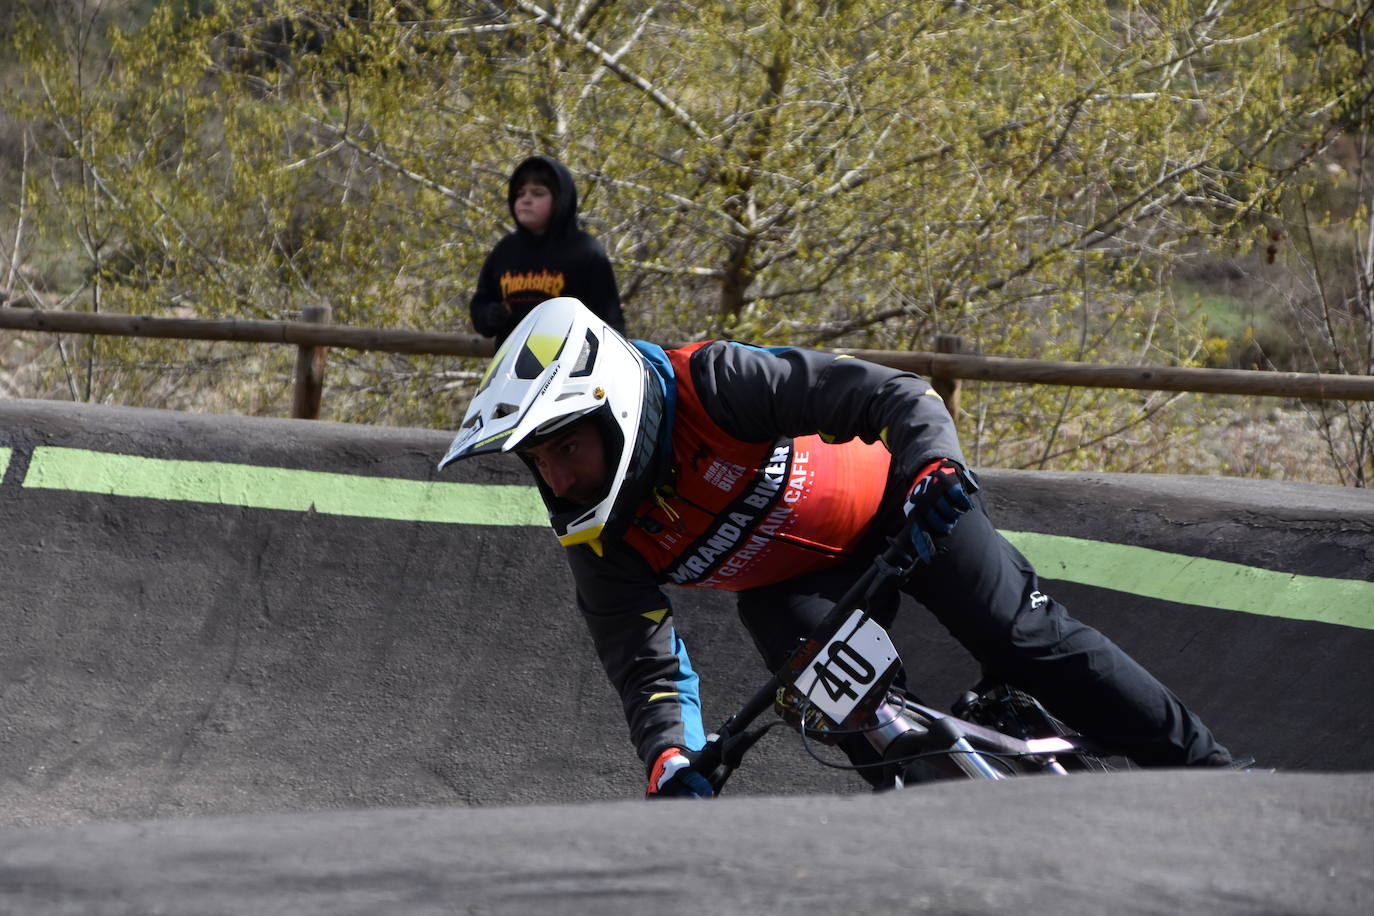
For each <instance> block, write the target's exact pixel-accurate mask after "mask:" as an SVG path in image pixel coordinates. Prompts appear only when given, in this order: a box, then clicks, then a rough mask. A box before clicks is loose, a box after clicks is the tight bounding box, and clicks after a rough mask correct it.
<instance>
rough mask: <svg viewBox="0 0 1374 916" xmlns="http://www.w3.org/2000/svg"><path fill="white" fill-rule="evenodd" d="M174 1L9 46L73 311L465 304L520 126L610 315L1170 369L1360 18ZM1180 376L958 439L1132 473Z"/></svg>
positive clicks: (442, 312)
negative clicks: (1223, 246)
mask: <svg viewBox="0 0 1374 916" xmlns="http://www.w3.org/2000/svg"><path fill="white" fill-rule="evenodd" d="M176 13H177V9H175V8H173V7H172V6H170V5H162V6H159V8H158V10H157V12H156V13H155V15H154V16H153V17H152V18H151V19H150V20H149V21H148V22H147V23H146V24H145V25H143V26H141V27H140V28H138V29H134V30H129V31H124V32H116V33H115V34H114V35H112V37H111V45H110V50H109V53H108V55H107V56H106V57H105V58H104V61H105V62H104V64H103V67H104V70H103V72H102V78H101V80H100V81H99V84H98V86H97V85H96V84H92V83H90V82H89V81H86V82H83V81H82V78H81V73H82V68H81V67H80V66H77V62H78V61H79V60H80V59H81V55H80V54H79V53H78V51H79V48H78V47H77V45H78V44H79V42H76V41H74V40H73V39H72V37H71V36H70V34H69V35H68V37H67V38H66V41H65V44H64V42H63V41H62V40H61V37H62V34H63V33H62V32H61V30H60V29H57V30H54V29H53V28H52V27H48V28H40V27H39V26H37V25H34V24H30V26H29V27H28V31H27V32H26V33H25V35H24V36H23V37H22V39H21V44H20V48H21V51H22V53H23V54H24V60H25V63H26V65H27V66H28V68H29V70H30V73H31V75H32V80H31V82H30V84H29V90H28V93H27V94H26V95H25V98H26V99H27V100H28V101H29V103H30V104H29V105H28V107H27V108H25V109H24V111H25V115H26V117H27V119H28V123H30V124H32V125H34V129H35V131H36V135H37V136H40V137H42V138H43V141H44V142H43V144H42V146H41V147H40V148H39V149H36V150H35V155H37V156H38V158H41V159H43V160H44V162H45V163H46V164H45V166H44V172H45V176H46V178H47V181H46V184H45V187H44V189H43V191H42V193H41V195H39V193H38V192H37V191H35V192H33V193H34V197H35V200H34V201H33V202H32V203H31V205H30V207H29V213H30V214H31V215H32V214H34V213H36V212H38V211H40V210H41V211H42V212H43V213H45V214H54V215H55V214H57V213H58V212H62V211H64V210H65V212H69V213H77V212H78V211H80V212H81V214H82V220H80V221H77V222H76V223H74V224H73V225H74V226H75V227H76V228H75V230H74V231H75V232H76V233H77V235H78V237H79V240H80V245H81V249H80V250H82V251H83V252H84V259H85V262H86V267H87V269H86V270H85V271H84V275H83V281H82V285H81V286H78V287H74V288H72V289H70V290H68V291H67V298H68V299H69V300H70V302H71V304H72V305H75V306H78V307H89V308H94V307H100V308H117V309H118V310H121V311H143V312H147V311H162V310H166V309H168V308H182V309H186V310H189V311H190V312H193V313H195V314H206V315H227V314H247V315H273V316H280V315H289V314H291V313H292V311H293V310H294V309H296V308H299V305H300V304H302V303H306V302H314V301H323V302H328V303H329V304H331V305H332V306H333V307H334V309H335V314H336V316H337V320H340V321H344V322H347V323H350V324H375V325H393V326H416V327H443V328H465V327H466V321H465V317H466V316H465V309H464V305H465V304H466V303H465V297H466V294H467V291H468V290H469V289H470V287H471V283H472V280H473V278H474V277H475V276H476V271H477V267H478V265H479V263H480V259H481V257H482V255H483V254H484V253H485V251H486V249H487V248H488V247H489V245H490V243H491V242H492V241H493V240H494V239H495V237H496V236H497V235H498V234H499V233H500V232H501V231H504V229H506V228H507V227H508V221H509V220H508V214H507V213H506V210H505V206H504V198H503V196H502V193H503V187H502V185H503V181H504V177H505V175H506V174H507V173H508V170H509V168H510V167H511V165H512V164H513V163H514V162H515V161H516V160H517V159H518V158H520V157H521V156H523V155H525V154H527V153H529V152H532V151H536V150H537V151H542V152H548V153H551V154H553V155H555V156H558V157H559V158H561V159H563V160H564V161H565V162H567V163H568V164H569V166H570V167H571V168H572V169H573V170H574V172H575V173H576V174H577V175H578V177H579V181H580V182H581V184H582V190H583V198H584V213H585V215H586V217H587V219H588V221H589V222H590V223H591V224H592V228H593V230H594V231H595V232H596V234H597V235H598V236H599V237H601V238H602V240H603V242H604V243H606V245H607V247H608V250H609V251H610V253H611V256H612V259H613V261H614V263H615V265H616V268H617V271H618V273H619V275H620V280H621V286H622V290H623V293H624V299H625V303H626V309H627V317H628V320H629V323H630V326H631V330H632V331H633V332H634V333H636V334H639V335H641V336H645V337H649V338H651V339H657V340H663V341H673V340H682V339H686V338H691V337H696V336H698V335H702V334H724V335H728V336H735V337H739V338H741V339H749V340H755V341H758V342H763V343H797V344H808V345H825V346H838V345H846V346H862V347H882V348H888V347H890V348H917V349H926V348H928V347H929V341H930V340H931V337H932V335H933V334H934V333H936V332H954V333H958V334H961V335H963V336H965V337H966V338H967V339H968V340H970V341H971V342H972V344H973V345H974V346H976V347H977V348H978V349H980V350H981V351H982V352H985V353H991V354H1007V355H1016V356H1032V357H1043V358H1049V359H1082V360H1100V361H1113V362H1138V363H1174V364H1188V363H1191V362H1195V361H1196V360H1197V359H1199V357H1200V354H1201V352H1202V351H1201V338H1202V334H1201V329H1200V327H1199V326H1198V324H1197V322H1196V321H1195V320H1194V317H1193V316H1190V315H1188V314H1186V313H1184V312H1183V311H1182V310H1180V309H1179V308H1178V307H1177V305H1176V303H1174V302H1172V301H1171V300H1170V298H1169V296H1168V289H1169V283H1168V279H1169V276H1170V273H1171V271H1172V270H1173V269H1174V266H1175V264H1176V263H1177V261H1178V259H1179V258H1182V257H1186V256H1193V255H1194V253H1195V252H1197V251H1200V250H1206V249H1207V246H1208V245H1209V244H1210V243H1211V242H1213V241H1215V240H1232V239H1234V238H1236V237H1244V236H1246V235H1248V234H1251V233H1253V232H1254V231H1255V226H1256V225H1257V223H1258V222H1260V221H1261V219H1262V218H1263V216H1264V214H1268V213H1271V212H1274V209H1275V207H1276V206H1277V203H1278V201H1279V200H1281V199H1282V197H1283V195H1284V194H1285V193H1287V192H1288V191H1289V190H1290V189H1293V188H1296V187H1297V186H1298V184H1299V182H1300V180H1305V179H1306V178H1308V177H1309V173H1307V172H1304V171H1303V166H1304V164H1305V163H1308V162H1311V161H1313V160H1314V159H1315V158H1316V157H1319V156H1321V155H1322V153H1323V152H1324V150H1325V149H1326V148H1327V147H1328V146H1329V145H1330V143H1331V142H1332V139H1333V138H1334V137H1336V136H1338V135H1339V133H1340V130H1341V124H1340V120H1339V118H1338V117H1337V115H1338V114H1339V111H1340V110H1342V109H1341V106H1342V105H1344V104H1346V102H1347V101H1348V99H1349V97H1350V96H1351V95H1352V93H1355V92H1356V91H1357V87H1358V80H1357V78H1356V73H1355V71H1354V70H1353V69H1352V66H1353V65H1352V64H1351V62H1350V61H1351V57H1350V55H1346V54H1344V53H1343V51H1342V49H1344V48H1347V47H1349V43H1348V42H1347V41H1346V39H1347V38H1348V36H1350V35H1351V34H1353V33H1358V32H1359V30H1360V28H1363V27H1364V26H1361V25H1360V24H1359V23H1358V22H1355V21H1352V20H1351V19H1350V18H1349V17H1347V18H1346V19H1341V18H1340V17H1339V16H1336V15H1333V14H1332V13H1331V12H1330V8H1323V7H1293V8H1291V9H1290V8H1289V7H1288V6H1286V5H1284V4H1259V3H1250V2H1244V3H1242V2H1226V0H1215V2H1209V3H1206V4H1198V3H1151V4H1144V3H1137V2H1125V3H1112V4H1102V3H1098V2H1092V0H1062V2H1057V3H1048V2H1030V3H1019V4H1017V3H1001V2H990V3H976V2H975V3H968V2H921V3H907V2H902V3H898V2H895V0H886V2H884V0H749V2H742V3H733V4H694V3H683V2H659V3H654V2H649V0H619V2H617V0H603V2H588V0H563V2H543V3H540V2H535V0H509V2H506V3H493V2H472V3H467V2H461V0H424V2H420V0H411V2H391V0H372V2H361V0H359V2H352V3H349V4H343V5H341V4H339V3H337V2H333V0H296V2H290V3H288V2H285V0H255V2H247V0H225V2H223V3H220V4H218V5H216V6H214V7H213V9H206V10H200V11H196V12H195V13H194V14H193V15H180V16H179V15H177V14H176ZM1314 44H1316V45H1318V46H1320V47H1322V48H1323V49H1324V52H1323V55H1316V56H1313V55H1310V54H1304V53H1300V52H1302V51H1307V50H1310V49H1311V47H1313V46H1314ZM154 62H156V63H157V66H153V63H154ZM39 196H41V197H42V198H43V201H44V202H43V203H41V204H40V203H39V201H38V199H37V198H38V197H39ZM52 201H62V203H61V204H60V206H54V204H53V203H52ZM82 208H84V209H82ZM82 227H85V228H82ZM44 231H45V232H47V233H50V234H51V233H54V232H55V229H54V227H53V226H51V225H49V226H46V227H45V230H44ZM50 237H52V238H56V236H55V235H50ZM31 244H33V243H31ZM117 351H118V348H117V347H116V346H115V345H111V352H112V353H115V352H117ZM166 356H167V358H168V359H171V358H172V356H173V355H172V354H170V353H169V354H166ZM121 360H122V357H121ZM121 360H114V362H112V363H111V366H112V367H113V368H112V369H111V371H112V372H113V373H114V374H115V375H119V376H120V377H121V378H124V377H126V376H125V373H127V371H128V366H127V360H125V361H121ZM336 365H337V358H336ZM440 368H441V367H438V366H436V365H435V364H434V363H433V362H432V361H431V362H430V363H428V364H425V363H422V362H421V363H417V362H414V361H402V360H397V359H393V358H380V357H375V356H366V355H363V356H351V357H347V374H346V384H345V385H340V384H339V381H340V379H339V378H338V375H337V373H336V374H335V376H333V377H331V387H330V394H329V396H328V399H327V406H328V407H329V409H330V410H331V412H332V414H333V415H334V416H335V417H337V418H340V419H355V420H386V421H388V422H408V423H415V422H423V423H430V422H433V423H439V424H446V423H451V421H452V415H453V414H454V413H455V412H456V410H457V405H458V404H459V403H461V397H455V396H454V395H453V394H445V390H446V388H447V387H449V386H453V385H457V386H459V387H461V385H462V382H463V376H462V372H463V370H465V369H466V370H470V368H471V367H459V371H457V372H446V371H440ZM277 371H284V370H282V369H279V370H277ZM94 374H95V373H94V372H89V371H88V372H87V373H86V379H87V385H88V386H90V385H91V384H92V383H91V381H90V380H91V378H92V376H93V375H94ZM104 384H105V385H106V387H107V389H108V386H109V385H112V384H114V381H113V376H111V378H110V379H109V380H107V381H106V382H105V383H104ZM226 387H227V386H221V387H220V390H221V392H222V391H224V390H225V388H226ZM99 388H100V386H99V385H96V386H94V387H91V388H90V391H91V395H90V396H93V397H108V396H110V395H109V393H108V390H107V391H100V390H98V389H99ZM341 389H343V390H341ZM249 403H250V399H248V398H247V397H246V396H243V397H239V398H238V399H237V400H236V401H234V402H233V404H232V405H231V406H235V407H236V409H243V408H244V407H245V406H246V405H248V404H249ZM1190 404H1191V402H1190V401H1189V399H1186V398H1178V397H1163V396H1160V397H1153V398H1144V399H1142V398H1140V397H1139V396H1138V395H1134V394H1131V395H1123V394H1120V393H1115V392H1100V391H1085V392H1070V393H1069V394H1065V393H1064V392H1062V391H1053V390H1033V389H1020V390H1009V389H1007V388H1004V387H998V386H985V387H983V388H981V389H980V390H978V391H976V392H974V393H972V395H971V396H969V395H966V406H967V407H968V410H969V417H968V423H967V424H966V429H967V433H966V438H967V439H968V442H969V446H970V451H971V453H972V454H974V455H975V456H976V457H977V459H978V460H979V461H980V462H981V463H990V464H1012V465H1035V466H1061V467H1079V466H1089V467H1112V468H1127V469H1129V468H1138V469H1151V468H1156V467H1159V466H1161V465H1162V463H1163V462H1168V461H1172V460H1175V459H1176V457H1177V455H1178V454H1179V452H1180V450H1181V448H1182V446H1183V445H1185V444H1186V442H1187V437H1186V436H1179V435H1177V431H1176V429H1175V427H1177V426H1179V425H1180V424H1183V425H1195V424H1196V423H1197V422H1198V416H1197V415H1196V414H1194V413H1190V414H1188V415H1186V416H1184V417H1182V418H1180V416H1179V409H1180V408H1182V407H1184V406H1188V405H1190ZM1197 409H1199V408H1197V407H1196V405H1192V406H1190V411H1196V410H1197Z"/></svg>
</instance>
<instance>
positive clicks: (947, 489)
mask: <svg viewBox="0 0 1374 916" xmlns="http://www.w3.org/2000/svg"><path fill="white" fill-rule="evenodd" d="M977 492H978V482H977V481H976V480H975V479H974V477H973V474H972V473H970V472H969V471H966V470H964V469H963V468H962V467H960V465H959V463H958V462H956V461H951V460H949V459H948V458H940V459H938V460H936V461H932V462H931V463H930V464H928V465H926V466H925V467H924V468H922V469H921V472H920V473H919V474H917V475H916V483H914V484H913V485H912V487H911V492H910V493H908V494H907V497H906V517H907V518H908V519H910V520H911V521H912V523H913V524H912V526H911V542H912V543H913V544H915V545H916V553H917V555H919V557H920V559H921V562H922V563H929V562H930V561H931V560H932V559H934V557H935V545H934V543H933V542H932V541H931V536H932V535H937V534H941V535H943V534H949V533H950V532H951V531H953V530H954V526H955V525H956V524H957V523H958V521H959V516H961V515H963V514H964V513H965V512H967V511H968V510H970V509H972V508H973V501H972V500H970V499H969V497H970V496H971V495H972V494H974V493H977Z"/></svg>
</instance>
